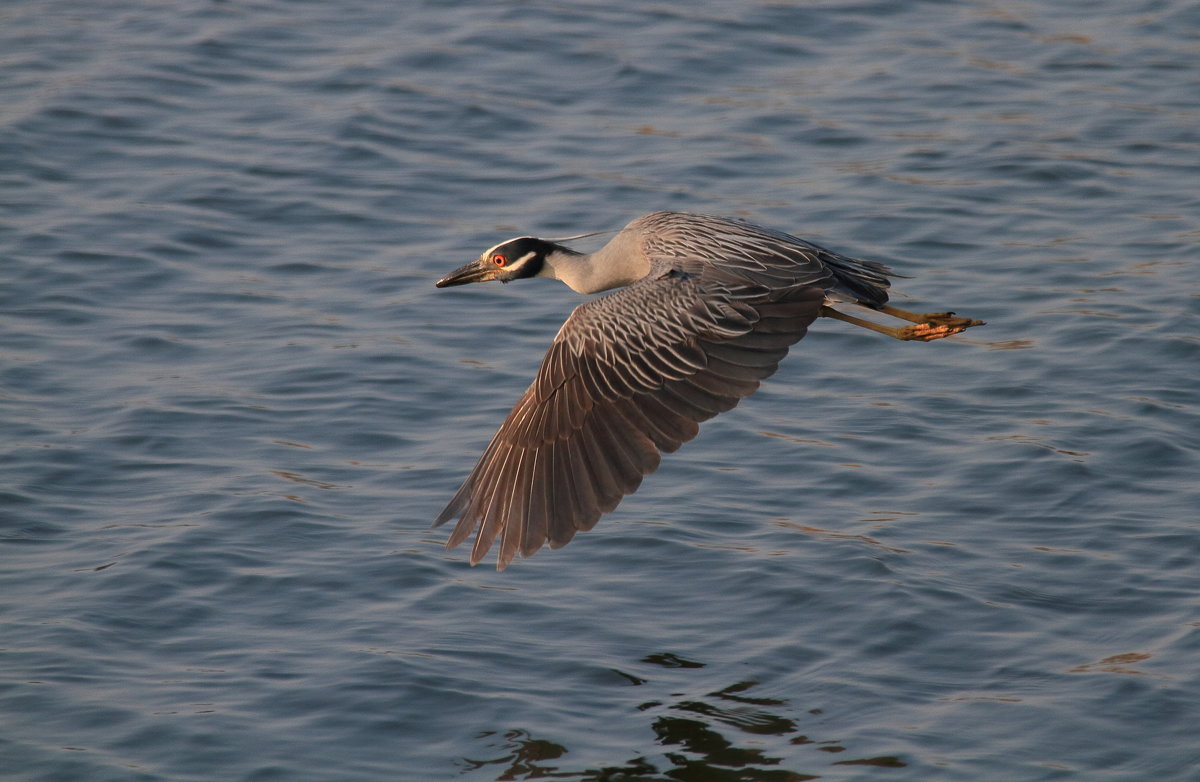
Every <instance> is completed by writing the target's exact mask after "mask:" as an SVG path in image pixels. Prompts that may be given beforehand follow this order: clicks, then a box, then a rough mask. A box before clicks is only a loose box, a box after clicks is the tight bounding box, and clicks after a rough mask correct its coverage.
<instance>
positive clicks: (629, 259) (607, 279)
mask: <svg viewBox="0 0 1200 782" xmlns="http://www.w3.org/2000/svg"><path fill="white" fill-rule="evenodd" d="M633 239H634V237H632V236H631V235H629V234H626V233H624V232H622V233H620V234H618V235H617V236H615V237H613V240H612V241H610V242H609V243H608V244H606V245H604V247H602V248H600V249H599V250H598V251H596V252H594V253H590V254H589V253H577V252H575V251H574V250H571V249H569V248H567V247H562V246H558V247H556V248H555V250H554V251H553V252H551V253H550V254H548V255H547V256H546V260H545V263H544V264H543V265H542V269H541V271H540V272H538V276H539V277H549V278H551V279H554V280H559V281H561V282H563V283H565V284H566V285H567V287H569V288H570V289H571V290H573V291H575V292H576V293H600V292H601V291H606V290H610V289H612V288H620V287H622V286H624V285H630V284H632V283H634V282H637V281H638V280H640V279H641V278H643V277H645V276H646V275H647V274H648V273H649V271H650V262H649V261H648V260H647V259H646V256H645V254H644V253H642V251H641V247H640V246H638V244H637V243H636V242H635V241H633Z"/></svg>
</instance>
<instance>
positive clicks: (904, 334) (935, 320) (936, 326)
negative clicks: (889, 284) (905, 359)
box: [897, 312, 984, 342]
mask: <svg viewBox="0 0 1200 782" xmlns="http://www.w3.org/2000/svg"><path fill="white" fill-rule="evenodd" d="M920 318H921V322H920V323H916V324H915V325H912V326H905V327H904V328H902V329H899V334H898V335H897V338H898V339H904V340H920V341H921V342H930V341H932V340H935V339H941V338H942V337H949V336H951V335H953V334H958V333H959V332H962V331H966V330H967V329H969V328H971V327H972V326H982V325H984V324H983V321H982V320H971V319H970V318H959V317H955V315H954V313H953V312H926V313H922V314H921V315H920Z"/></svg>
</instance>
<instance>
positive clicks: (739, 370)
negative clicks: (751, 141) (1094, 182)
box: [434, 212, 981, 569]
mask: <svg viewBox="0 0 1200 782" xmlns="http://www.w3.org/2000/svg"><path fill="white" fill-rule="evenodd" d="M576 238H578V237H576ZM559 241H565V240H559ZM890 273H891V270H890V269H888V267H886V266H884V265H883V264H880V263H875V262H873V261H860V260H855V259H853V258H848V257H846V256H844V255H838V254H837V253H834V252H830V251H829V250H826V249H825V248H823V247H818V246H817V245H815V244H812V243H811V242H807V241H805V240H803V239H799V238H797V237H795V236H791V235H789V234H786V233H782V232H779V231H773V230H771V229H769V228H762V227H760V226H757V225H753V224H751V223H747V222H743V221H740V220H731V219H727V218H724V217H712V216H709V215H697V214H685V213H681V212H654V213H652V214H648V215H646V216H644V217H639V218H638V219H636V220H634V221H633V222H631V223H630V224H629V225H627V226H625V228H624V229H622V230H621V231H620V233H618V234H617V235H616V236H615V237H613V239H612V241H610V242H609V243H608V244H606V245H605V246H604V247H603V248H601V249H600V250H599V251H597V252H595V253H592V254H590V255H589V254H585V253H579V252H576V251H574V250H572V249H569V248H568V247H565V246H563V245H562V244H559V243H558V242H556V241H550V240H546V239H538V238H535V237H532V236H522V237H518V238H516V239H509V240H508V241H506V242H502V243H500V244H498V245H496V246H495V247H493V248H491V249H490V250H488V251H487V252H485V253H483V255H481V256H480V257H479V260H477V261H473V262H472V263H469V264H467V265H466V266H463V267H462V268H459V269H456V270H455V271H453V272H451V273H450V274H448V275H447V276H446V277H443V278H442V279H441V280H438V283H437V286H438V287H439V288H445V287H449V286H451V285H463V284H465V283H469V282H484V281H486V280H500V281H501V282H509V281H511V280H519V279H523V278H525V277H549V278H551V279H556V280H561V281H562V282H564V283H566V284H567V285H568V286H570V287H571V288H572V289H574V290H576V291H578V292H580V293H597V292H599V291H604V290H609V289H610V288H622V289H621V290H619V291H617V292H615V293H612V294H610V295H608V296H604V297H601V298H597V299H593V300H591V301H588V302H585V303H584V304H581V305H579V306H578V307H576V308H575V311H574V312H572V313H571V316H570V317H569V318H567V322H566V323H564V324H563V327H562V328H561V329H560V330H559V332H558V336H556V337H555V338H554V342H553V344H551V346H550V351H549V352H548V353H547V354H546V357H545V359H544V360H543V361H542V366H541V368H540V369H539V370H538V373H537V377H536V378H535V379H534V381H533V384H532V385H531V386H530V387H529V388H528V390H526V391H525V393H524V394H523V395H522V396H521V398H520V400H518V401H517V404H516V407H514V408H513V410H512V412H511V413H509V414H508V418H507V419H505V421H504V424H503V425H502V426H501V427H500V431H498V432H497V433H496V436H495V437H494V438H492V442H491V443H490V444H489V445H488V447H487V449H486V450H484V452H483V456H481V457H480V458H479V462H478V463H477V464H476V465H475V469H473V470H472V471H471V474H470V475H469V476H467V479H466V481H465V482H463V485H462V488H460V489H459V490H458V493H457V494H455V495H454V498H453V499H452V500H450V504H449V505H447V506H446V509H445V510H443V511H442V513H441V515H440V516H438V518H437V520H436V521H435V522H434V526H437V525H440V524H444V523H445V522H447V521H449V520H450V519H453V518H455V517H460V518H459V520H458V524H457V525H456V526H455V528H454V532H453V533H452V534H451V535H450V539H449V541H448V542H447V544H446V547H447V548H452V547H454V546H457V545H458V544H459V543H461V542H462V541H464V540H465V539H466V538H467V537H468V536H469V535H470V534H471V532H472V530H474V529H475V528H476V527H478V529H479V533H478V535H477V536H476V538H475V545H474V548H473V549H472V550H471V564H472V565H474V564H475V563H477V562H478V561H479V560H480V559H482V558H483V556H484V555H485V554H486V553H487V551H488V549H490V548H491V546H492V543H493V542H494V541H495V539H496V537H497V536H499V537H500V553H499V556H498V560H497V568H498V569H503V568H504V567H505V566H507V565H508V563H509V562H511V561H512V558H513V557H514V556H515V555H516V553H517V552H518V551H519V552H520V553H521V555H522V556H526V557H527V556H530V555H531V554H533V553H534V552H535V551H537V550H538V549H539V548H541V547H542V545H543V544H544V543H546V542H547V541H548V542H549V543H550V546H551V548H558V547H560V546H563V545H565V544H566V543H567V542H568V541H570V540H571V538H572V537H574V535H575V533H576V532H577V531H579V530H587V529H591V528H592V526H593V525H595V523H596V521H597V519H599V518H600V516H601V514H604V513H608V512H609V511H611V510H612V509H613V508H615V507H617V503H619V502H620V501H621V498H622V497H624V496H625V495H626V494H629V493H631V492H633V491H635V490H636V489H637V487H638V485H639V484H640V483H641V482H642V477H643V476H645V475H648V474H649V473H651V472H653V471H654V469H655V468H656V467H658V462H659V452H660V451H664V452H667V453H670V452H672V451H674V450H675V449H676V448H678V447H679V446H680V445H682V444H683V443H685V442H687V441H688V440H690V439H692V438H693V437H695V436H696V433H697V431H698V430H699V423H700V422H701V421H705V420H707V419H709V418H711V417H712V416H714V415H716V414H717V413H721V412H724V411H726V410H729V409H730V408H732V407H733V406H734V405H736V404H737V403H738V401H739V400H741V399H742V397H745V396H749V395H750V394H752V393H754V391H755V390H756V389H757V388H758V384H759V381H760V380H762V379H763V378H765V377H767V376H768V375H770V374H772V373H773V372H774V371H775V369H776V368H777V367H778V365H779V361H780V360H781V359H782V358H783V357H784V356H785V355H786V354H787V351H788V347H789V346H791V345H792V344H794V343H795V342H797V341H798V340H799V339H800V338H801V337H803V336H804V334H805V332H806V331H807V329H808V326H809V324H811V323H812V322H813V321H814V320H816V318H817V317H818V316H825V317H830V318H836V319H838V320H842V321H846V322H849V323H853V324H855V325H859V326H864V327H866V328H869V329H872V330H873V331H878V332H881V333H884V334H887V335H889V336H892V337H895V338H897V339H904V340H921V341H928V340H933V339H939V338H941V337H946V336H949V335H951V334H957V333H958V332H960V331H962V330H963V329H966V328H968V327H970V326H977V325H980V324H981V321H977V320H970V319H968V318H957V317H954V315H953V313H948V312H943V313H927V314H917V313H912V312H906V311H905V310H901V309H897V308H895V307H891V306H888V304H887V300H888V276H889V274H890ZM623 286H627V287H623ZM834 302H848V303H853V304H857V305H861V306H863V307H866V308H868V309H871V310H875V311H877V312H880V313H884V314H886V315H891V316H894V317H898V318H901V319H904V320H907V321H910V322H911V323H912V324H914V325H910V326H906V327H903V328H896V327H889V326H884V325H881V324H878V323H875V322H872V321H870V320H866V319H863V318H858V317H854V316H851V315H847V314H845V313H842V312H839V311H837V310H834V309H832V308H831V307H830V305H831V304H832V303H834Z"/></svg>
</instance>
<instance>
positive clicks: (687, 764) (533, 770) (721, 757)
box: [462, 653, 905, 782]
mask: <svg viewBox="0 0 1200 782" xmlns="http://www.w3.org/2000/svg"><path fill="white" fill-rule="evenodd" d="M642 662H643V663H646V664H652V665H662V666H664V667H670V668H702V667H704V665H703V663H699V662H695V661H692V660H685V659H683V658H680V657H678V656H676V655H674V654H671V653H663V654H654V655H649V656H647V657H646V658H645V659H644V660H642ZM617 673H619V674H620V675H621V676H623V677H625V678H626V679H627V680H629V681H630V682H631V683H633V684H635V685H643V684H647V683H648V682H647V680H645V679H641V678H639V677H637V676H635V675H633V674H630V673H626V672H621V671H617ZM757 685H758V682H753V681H744V682H737V683H735V684H731V685H729V686H728V687H725V688H722V689H720V690H717V691H715V692H710V693H707V694H705V695H704V696H703V697H700V698H678V699H674V700H667V701H660V700H653V701H647V702H645V703H641V704H639V705H638V706H637V710H638V711H640V712H642V713H643V714H644V715H645V719H648V727H649V730H650V731H652V732H653V736H654V744H655V745H656V746H657V747H659V748H660V750H659V753H658V754H657V755H655V756H654V757H646V756H645V755H639V756H637V757H632V758H629V759H628V760H627V761H626V762H625V763H623V764H619V765H613V766H605V767H603V768H591V769H572V768H571V767H570V757H569V755H570V748H569V747H567V746H564V745H563V744H561V743H556V742H553V741H548V740H545V739H540V738H538V737H537V736H535V735H531V734H530V733H529V732H528V731H525V730H521V729H514V730H509V731H506V732H504V733H503V734H500V733H496V732H491V731H489V732H487V733H485V734H483V735H481V736H478V737H477V743H478V744H480V745H481V746H482V747H484V748H486V749H487V750H488V751H489V752H491V753H495V754H494V756H492V757H488V758H487V759H467V758H464V759H463V761H462V764H463V767H464V768H465V769H467V770H469V771H475V770H483V769H488V770H489V771H492V772H495V774H496V779H497V780H521V779H574V780H581V781H588V782H668V781H669V780H686V781H693V782H703V781H707V780H713V781H714V782H802V780H810V779H820V778H821V776H822V775H821V774H820V773H801V772H799V771H795V770H789V769H788V768H787V766H788V765H792V764H794V762H795V761H794V760H791V759H790V758H791V757H794V755H795V753H794V751H789V752H785V753H782V754H778V755H776V754H773V752H772V750H771V749H770V748H769V747H770V746H771V745H774V744H776V743H778V744H780V745H786V746H787V747H790V748H794V747H805V748H806V749H810V750H813V751H816V752H822V753H829V755H831V756H835V757H838V758H841V757H842V753H845V752H847V751H849V748H848V747H846V746H843V745H842V743H841V742H839V741H837V740H834V739H818V738H813V737H810V736H808V735H805V734H803V733H801V727H800V725H798V724H797V721H796V720H795V719H792V718H790V717H787V716H784V714H787V713H793V711H794V707H792V706H791V705H790V704H788V702H787V701H786V700H782V699H778V698H767V697H755V696H754V695H753V694H752V693H753V690H754V688H755V687H756V686H757ZM820 714H821V710H820V709H812V710H810V711H809V712H808V714H807V715H806V716H808V717H809V718H810V719H812V720H813V721H814V722H815V721H819V717H820ZM638 719H639V720H641V719H643V718H642V717H639V718H638ZM755 745H765V746H766V748H764V746H755ZM812 766H813V768H814V770H815V769H824V768H825V767H828V766H871V767H877V768H893V769H899V768H904V767H905V763H904V762H903V761H902V760H900V759H899V758H896V757H886V756H885V757H867V758H853V759H844V760H843V759H839V760H832V759H830V760H825V761H812ZM489 767H490V768H489Z"/></svg>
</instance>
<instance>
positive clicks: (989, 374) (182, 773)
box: [0, 0, 1200, 782]
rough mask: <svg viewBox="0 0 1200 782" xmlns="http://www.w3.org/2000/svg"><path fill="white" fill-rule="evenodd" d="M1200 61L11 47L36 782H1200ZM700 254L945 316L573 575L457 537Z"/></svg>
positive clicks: (63, 24)
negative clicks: (472, 267) (766, 237)
mask: <svg viewBox="0 0 1200 782" xmlns="http://www.w3.org/2000/svg"><path fill="white" fill-rule="evenodd" d="M1198 31H1200V12H1198V10H1197V7H1196V6H1195V5H1194V4H1189V3H1184V2H1178V1H1176V0H1167V1H1166V2H1136V3H1133V4H1130V3H1118V2H1115V1H1113V0H1109V1H1108V2H1101V3H1099V4H1097V3H1086V4H1084V3H1056V4H1037V3H1023V2H980V3H964V4H953V3H941V2H919V3H908V4H901V5H896V4H890V3H875V4H873V3H869V2H868V3H843V2H834V3H826V4H823V5H819V6H811V5H808V4H791V3H779V2H750V3H744V4H734V5H732V6H731V5H730V4H725V3H715V2H701V3H689V4H676V5H669V4H644V3H636V4H635V3H616V4H613V3H590V2H583V3H573V4H568V5H566V6H563V5H562V4H555V3H545V2H523V3H504V4H488V3H458V4H455V5H453V7H451V6H448V5H446V4H442V3H433V2H428V3H420V2H412V3H395V4H393V3H383V2H367V1H366V0H362V1H359V2H345V3H336V4H330V3H284V2H280V1H279V0H260V1H259V2H254V3H249V4H247V3H218V2H172V3H146V2H137V1H134V0H130V1H129V2H114V3H105V4H78V3H68V2H47V3H39V4H29V5H27V6H20V5H18V6H16V7H12V8H8V9H6V10H4V11H0V61H2V62H3V65H4V67H3V68H2V69H0V96H2V97H3V100H2V101H0V188H2V191H3V194H4V195H3V197H2V199H0V208H2V210H3V218H2V219H0V275H2V277H0V278H2V279H3V286H2V288H0V443H2V445H0V448H2V449H3V451H2V454H0V579H2V585H0V765H2V766H3V769H4V776H5V778H6V779H14V780H55V781H56V782H58V781H62V780H88V781H89V782H95V781H99V780H171V781H172V782H174V781H177V780H213V779H222V780H272V779H281V780H282V779H286V780H331V779H337V780H363V781H366V780H396V779H405V780H407V779H414V780H426V779H428V780H434V779H460V778H461V779H468V780H492V779H535V778H547V777H553V778H557V779H578V780H602V779H604V780H667V779H675V780H680V779H685V780H772V781H774V780H802V779H811V778H820V779H824V780H916V779H920V780H980V779H1022V780H1035V779H1071V778H1078V779H1089V780H1091V779H1129V780H1145V779H1155V780H1188V779H1194V778H1195V776H1196V774H1197V768H1198V767H1200V745H1198V744H1197V742H1196V739H1195V726H1196V724H1197V722H1198V721H1200V708H1198V707H1197V704H1200V677H1198V676H1197V673H1196V671H1197V665H1196V660H1197V653H1198V652H1200V612H1198V610H1197V605H1198V603H1197V592H1198V589H1200V577H1198V576H1197V575H1196V574H1197V573H1198V572H1200V536H1198V534H1197V517H1196V508H1197V507H1200V482H1198V481H1197V477H1196V476H1198V475H1200V406H1198V401H1200V400H1198V397H1197V391H1196V385H1197V379H1198V376H1197V367H1200V337H1198V336H1197V335H1198V333H1200V296H1198V295H1197V284H1196V273H1195V265H1196V263H1197V260H1198V258H1200V252H1198V251H1197V242H1198V240H1200V199H1198V198H1197V195H1196V192H1197V191H1196V185H1195V183H1196V182H1197V181H1200V109H1198V104H1197V102H1196V97H1197V95H1198V94H1200V77H1197V74H1198V73H1200V55H1198V52H1200V47H1198V43H1200V34H1198ZM662 208H672V209H685V210H692V211H705V212H716V213H721V214H731V215H737V216H743V217H747V218H750V219H753V220H756V221H758V222H762V223H764V224H767V225H771V226H774V227H777V228H782V229H785V230H790V231H793V232H797V233H800V234H803V235H805V236H808V237H811V238H813V239H815V240H817V241H819V242H821V243H824V244H827V245H829V246H831V247H833V248H835V249H837V250H840V251H842V252H845V253H848V254H851V255H855V256H859V257H865V258H872V259H875V260H880V261H884V262H887V263H890V264H892V265H893V266H894V267H895V268H896V269H897V270H898V271H900V272H901V273H903V274H905V275H908V277H909V279H905V280H902V281H900V282H901V285H900V286H899V296H898V301H899V303H900V304H901V306H906V307H909V308H917V309H955V310H958V311H959V312H961V313H963V314H967V315H970V316H972V317H977V318H982V319H984V320H987V321H988V325H987V326H986V327H985V328H980V329H974V330H972V331H971V332H969V333H968V334H965V335H963V336H960V337H956V338H953V339H950V340H945V341H942V342H938V343H933V344H929V345H924V344H911V343H898V342H894V341H891V340H887V339H884V338H882V337H879V336H877V335H872V334H868V333H866V332H864V331H861V330H856V329H852V328H850V327H847V326H845V325H844V324H839V323H833V322H821V323H819V324H817V326H816V327H814V329H813V330H812V333H811V334H810V336H809V337H808V338H806V339H805V341H803V342H802V343H800V344H799V345H798V346H797V348H796V349H795V350H794V351H793V355H792V356H791V357H790V358H789V359H788V360H787V361H786V362H785V363H784V365H783V367H782V368H781V370H780V372H779V373H778V374H777V375H776V376H775V377H773V378H772V379H770V380H769V381H767V382H766V383H765V384H764V386H763V388H762V390H761V391H760V392H759V393H758V394H757V395H755V396H754V397H752V398H751V399H749V400H747V401H746V402H745V403H743V404H742V406H741V407H739V408H738V409H737V410H736V411H734V412H732V413H729V414H727V415H724V416H721V417H719V418H717V419H715V420H713V421H712V422H710V423H709V424H706V426H705V428H704V431H703V433H702V434H701V436H700V437H699V438H698V439H697V440H696V441H695V442H693V443H690V444H689V445H687V446H685V447H684V448H683V449H682V450H681V451H680V452H679V453H677V454H674V455H672V456H671V457H669V458H667V459H665V460H664V463H663V466H662V468H661V469H660V470H659V472H658V473H657V474H656V475H654V476H652V477H651V478H649V479H648V480H647V481H646V482H645V484H644V485H643V488H642V489H641V490H640V491H639V492H638V493H637V494H635V495H633V496H631V497H629V498H627V499H626V501H625V502H623V503H622V505H621V507H620V508H619V509H618V510H617V511H616V512H615V513H613V514H611V515H610V516H609V517H607V518H605V519H604V520H602V521H601V523H600V524H599V525H598V526H597V528H596V529H595V530H593V531H591V532H589V533H586V534H582V535H580V536H578V537H577V538H576V540H575V541H574V542H573V543H572V544H571V545H570V546H568V547H566V548H564V549H562V550H559V551H543V552H541V553H539V554H538V555H537V556H536V557H534V558H531V559H529V560H522V561H517V562H515V563H514V564H513V566H512V567H510V568H509V569H508V570H506V571H505V572H504V573H501V574H497V573H496V572H495V571H494V570H493V569H492V567H491V561H490V560H489V562H488V564H487V565H486V566H480V567H476V568H470V567H469V566H468V565H467V563H466V552H465V551H463V550H454V551H450V552H445V551H444V550H443V549H442V543H443V542H444V539H445V534H444V531H443V530H437V531H430V530H429V523H430V521H431V520H432V519H433V518H434V517H435V516H436V515H437V513H438V511H439V510H440V509H441V507H442V505H443V504H444V503H445V502H446V501H447V500H448V499H449V497H450V496H451V495H452V494H453V492H454V490H455V489H456V488H457V486H458V483H459V481H460V480H461V479H462V478H463V477H464V476H465V475H466V473H467V471H468V470H469V468H470V466H471V464H472V463H473V461H474V459H475V458H476V457H477V456H478V453H479V451H480V450H481V448H482V447H483V445H484V444H485V443H486V441H487V439H488V438H489V437H490V435H491V434H492V432H493V431H494V429H495V427H496V426H497V425H498V424H499V422H500V421H501V420H502V418H503V416H504V414H505V413H506V412H507V410H508V408H509V406H510V405H511V404H512V402H513V401H515V399H516V397H517V396H518V394H519V393H520V392H521V390H522V389H523V388H524V387H525V385H526V384H527V383H528V381H529V379H530V378H531V377H532V375H533V372H534V371H535V370H536V367H537V364H538V362H539V360H540V358H541V355H542V353H543V351H544V349H545V347H546V346H547V344H548V343H549V341H550V339H551V338H552V336H553V334H554V333H555V331H556V330H557V328H558V326H559V324H561V322H562V320H563V319H564V318H565V317H566V316H567V314H568V313H569V312H570V310H571V308H572V307H573V306H575V304H576V303H578V298H577V297H575V296H574V294H572V293H571V292H570V291H569V290H567V289H566V288H564V287H562V286H558V285H556V284H554V283H551V282H548V281H536V282H530V283H527V284H518V285H511V286H499V285H493V286H471V287H468V288H460V289H453V290H446V291H436V290H435V289H434V288H433V282H434V280H436V279H437V278H438V277H440V276H441V275H442V274H444V273H445V272H446V271H448V270H449V269H451V268H453V267H455V266H457V265H459V264H461V263H463V262H465V261H467V260H470V259H471V258H473V257H474V256H475V255H476V254H477V253H478V252H479V251H480V250H482V249H483V248H486V247H488V246H491V245H492V244H495V243H496V242H497V241H500V240H501V239H504V238H506V237H508V236H511V235H515V234H521V233H539V234H542V235H550V236H554V235H564V234H575V233H580V232H583V231H589V230H607V229H614V228H618V227H620V226H621V225H623V224H624V223H625V222H626V221H628V220H629V219H631V218H633V217H635V216H637V215H639V214H642V213H644V212H647V211H651V210H654V209H662Z"/></svg>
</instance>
